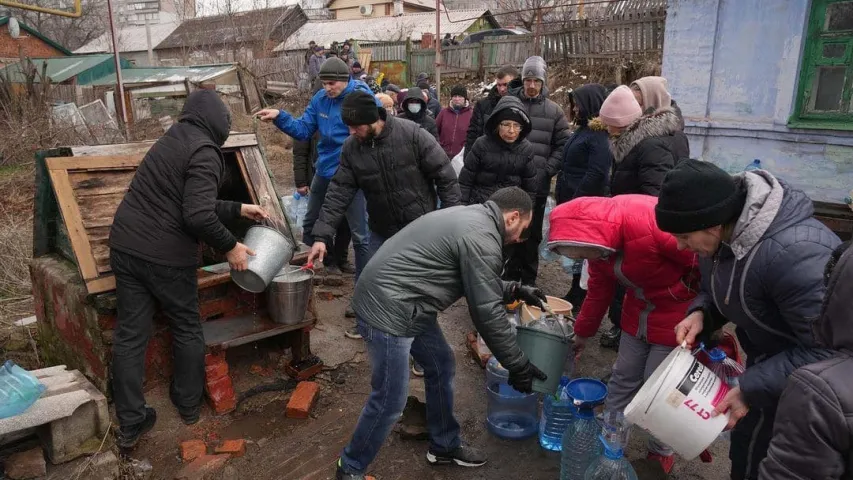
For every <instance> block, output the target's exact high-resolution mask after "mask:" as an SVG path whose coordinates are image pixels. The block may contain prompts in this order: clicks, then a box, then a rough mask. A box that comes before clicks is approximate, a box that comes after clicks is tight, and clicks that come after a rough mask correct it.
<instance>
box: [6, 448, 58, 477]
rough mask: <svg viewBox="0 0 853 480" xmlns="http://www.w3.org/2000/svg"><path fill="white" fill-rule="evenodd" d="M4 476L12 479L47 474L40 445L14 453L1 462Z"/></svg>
mask: <svg viewBox="0 0 853 480" xmlns="http://www.w3.org/2000/svg"><path fill="white" fill-rule="evenodd" d="M3 466H4V467H5V469H6V476H7V477H8V478H12V479H16V480H17V479H24V478H37V477H41V476H44V475H46V474H47V466H46V465H45V463H44V454H43V453H42V451H41V447H36V448H33V449H31V450H27V451H25V452H19V453H15V454H12V455H10V456H9V458H7V459H6V462H5V463H4V464H3Z"/></svg>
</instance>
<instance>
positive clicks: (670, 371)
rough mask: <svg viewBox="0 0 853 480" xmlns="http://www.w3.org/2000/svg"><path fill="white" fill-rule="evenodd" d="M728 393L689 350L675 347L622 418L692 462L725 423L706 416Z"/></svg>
mask: <svg viewBox="0 0 853 480" xmlns="http://www.w3.org/2000/svg"><path fill="white" fill-rule="evenodd" d="M728 391H729V387H728V386H727V385H726V383H725V382H723V381H721V380H720V378H719V377H717V375H716V374H714V372H712V371H711V369H710V368H707V367H705V366H704V365H702V364H701V363H700V362H699V361H697V360H696V359H695V358H694V357H693V355H692V354H691V353H690V350H687V349H685V348H676V349H675V350H673V351H672V352H671V353H670V354H669V356H667V357H666V360H664V361H663V363H661V364H660V366H658V368H657V369H656V370H655V372H654V373H653V374H652V376H651V377H650V378H649V379H648V380H647V381H646V382H645V384H644V385H643V387H642V388H641V389H640V391H639V392H637V395H636V396H635V397H634V399H633V400H632V401H631V403H630V404H628V406H627V407H626V408H625V418H627V419H628V420H629V421H630V422H631V423H633V424H634V425H638V426H639V427H641V428H643V429H645V430H647V431H648V432H649V433H651V434H652V435H654V436H655V438H657V439H658V440H659V441H661V442H663V443H665V444H667V445H669V446H670V447H672V449H673V450H675V451H676V452H677V453H678V454H679V455H681V456H682V457H684V459H686V460H692V459H694V458H696V457H697V456H699V454H700V453H702V451H703V450H705V449H706V448H708V446H709V445H711V443H713V442H714V440H715V439H716V438H717V437H718V436H719V435H720V432H722V431H723V429H724V428H725V427H726V424H727V423H728V422H729V415H728V414H724V415H720V416H717V417H711V412H712V411H713V410H714V407H715V406H716V405H717V404H719V403H720V402H721V401H722V400H723V398H724V397H725V396H726V393H728Z"/></svg>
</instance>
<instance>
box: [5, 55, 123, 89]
mask: <svg viewBox="0 0 853 480" xmlns="http://www.w3.org/2000/svg"><path fill="white" fill-rule="evenodd" d="M29 60H30V61H31V62H32V64H33V66H34V67H35V70H36V72H37V75H36V78H35V82H36V83H39V82H40V81H41V78H40V75H41V74H42V72H43V71H44V70H43V69H44V65H45V64H47V71H46V72H45V74H46V76H47V77H49V78H50V80H51V82H53V83H62V82H64V81H66V80H69V79H71V78H74V77H77V83H79V84H80V85H87V84H90V83H92V82H93V81H94V80H96V79H98V78H99V77H102V76H104V75H107V74H109V73H115V66H114V63H113V62H114V59H113V56H112V54H99V55H74V56H71V57H54V58H31V59H29ZM123 62H126V61H125V60H123ZM22 63H23V62H18V63H14V64H12V65H9V66H7V67H6V68H4V69H3V70H0V75H5V76H6V78H8V79H9V80H10V81H11V82H12V83H24V82H25V81H26V75H25V74H24V71H23V64H22ZM128 65H129V64H128Z"/></svg>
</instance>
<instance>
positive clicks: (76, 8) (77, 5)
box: [0, 0, 83, 18]
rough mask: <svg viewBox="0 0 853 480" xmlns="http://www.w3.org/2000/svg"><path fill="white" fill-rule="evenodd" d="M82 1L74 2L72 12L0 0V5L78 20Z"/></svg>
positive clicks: (81, 9) (81, 13)
mask: <svg viewBox="0 0 853 480" xmlns="http://www.w3.org/2000/svg"><path fill="white" fill-rule="evenodd" d="M81 2H82V0H74V10H73V11H68V10H57V9H55V8H46V7H37V6H35V5H24V4H23V3H18V2H13V1H11V0H0V5H2V6H4V7H12V8H20V9H22V10H30V11H33V12H39V13H47V14H49V15H59V16H61V17H70V18H80V16H81V15H83V5H82V4H81Z"/></svg>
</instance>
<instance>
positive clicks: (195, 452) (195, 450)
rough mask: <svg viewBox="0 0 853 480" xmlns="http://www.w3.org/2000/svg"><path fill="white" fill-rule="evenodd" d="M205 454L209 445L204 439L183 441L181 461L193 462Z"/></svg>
mask: <svg viewBox="0 0 853 480" xmlns="http://www.w3.org/2000/svg"><path fill="white" fill-rule="evenodd" d="M205 454H207V445H205V444H204V442H203V441H202V440H187V441H186V442H181V461H184V462H191V461H193V460H195V459H196V458H198V457H200V456H202V455H205Z"/></svg>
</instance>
